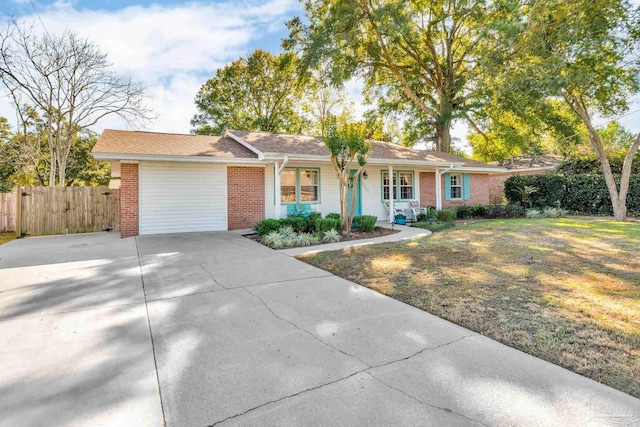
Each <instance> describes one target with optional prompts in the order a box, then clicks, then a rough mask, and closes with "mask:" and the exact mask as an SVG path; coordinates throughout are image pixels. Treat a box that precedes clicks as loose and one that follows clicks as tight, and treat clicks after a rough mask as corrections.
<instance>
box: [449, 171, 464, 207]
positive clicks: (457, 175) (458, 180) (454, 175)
mask: <svg viewBox="0 0 640 427" xmlns="http://www.w3.org/2000/svg"><path fill="white" fill-rule="evenodd" d="M454 179H455V180H456V184H455V185H454V184H453V181H454ZM454 188H459V189H460V197H454V196H453V189H454ZM449 189H450V192H451V200H462V199H464V177H463V176H462V174H461V173H452V174H450V175H449Z"/></svg>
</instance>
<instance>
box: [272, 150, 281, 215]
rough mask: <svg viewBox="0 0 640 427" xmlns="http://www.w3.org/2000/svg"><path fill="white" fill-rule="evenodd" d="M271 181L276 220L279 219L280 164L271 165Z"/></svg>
mask: <svg viewBox="0 0 640 427" xmlns="http://www.w3.org/2000/svg"><path fill="white" fill-rule="evenodd" d="M273 179H274V182H275V185H274V186H273V187H274V190H273V191H275V192H276V193H275V194H274V197H275V200H276V212H275V218H276V219H280V208H281V206H282V205H281V200H280V193H281V191H280V164H279V163H278V162H275V163H274V164H273Z"/></svg>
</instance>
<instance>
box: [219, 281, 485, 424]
mask: <svg viewBox="0 0 640 427" xmlns="http://www.w3.org/2000/svg"><path fill="white" fill-rule="evenodd" d="M238 289H244V290H245V291H247V293H249V294H250V295H251V296H252V297H254V298H256V299H257V300H258V301H260V302H261V303H262V305H264V307H265V308H266V309H267V310H268V311H269V312H270V313H271V314H272V315H273V316H274V317H275V318H276V319H278V320H280V321H283V322H286V323H288V324H290V325H291V326H293V327H294V328H296V329H298V330H300V331H301V332H304V333H306V334H308V335H309V336H311V337H312V338H313V339H315V340H316V341H318V342H320V343H321V344H323V345H326V346H327V347H330V348H331V349H333V350H335V351H337V352H339V353H341V354H344V355H345V356H349V357H353V358H355V359H358V360H359V361H360V362H361V363H362V364H364V365H365V366H366V368H364V369H360V370H358V371H356V372H353V373H352V374H349V375H347V376H345V377H342V378H338V379H336V380H333V381H329V382H327V383H324V384H320V385H318V386H315V387H311V388H308V389H305V390H302V391H299V392H297V393H294V394H290V395H287V396H283V397H281V398H279V399H275V400H271V401H268V402H265V403H261V404H260V405H257V406H254V407H253V408H249V409H247V410H246V411H244V412H241V413H239V414H236V415H231V416H229V417H227V418H225V419H223V420H220V421H216V422H215V423H213V424H210V425H209V426H208V427H214V426H217V425H219V424H221V423H224V422H226V421H228V420H231V419H234V418H238V417H242V416H244V415H246V414H248V413H250V412H252V411H255V410H257V409H259V408H262V407H264V406H266V405H270V404H272V403H278V402H281V401H283V400H286V399H289V398H293V397H296V396H300V395H302V394H304V393H307V392H310V391H314V390H319V389H321V388H323V387H326V386H329V385H332V384H336V383H338V382H340V381H343V380H347V379H349V378H351V377H353V376H355V375H358V374H360V373H363V372H365V373H367V374H369V375H370V376H371V377H372V378H373V379H374V380H376V381H378V382H380V383H381V384H383V385H385V386H387V387H388V388H390V389H393V390H396V391H398V392H400V393H402V394H404V395H405V396H407V397H409V398H411V399H413V400H415V401H416V402H418V403H420V404H422V405H425V406H429V407H432V408H436V409H440V410H443V411H447V408H441V407H439V406H435V405H431V404H429V403H425V402H422V401H421V400H420V399H418V398H416V397H415V396H411V395H409V394H407V393H405V392H404V391H402V390H400V389H396V388H395V387H392V386H390V385H388V384H386V383H385V382H383V381H381V380H380V379H378V378H377V377H375V376H374V375H373V374H372V373H370V372H369V371H370V370H372V369H376V368H380V367H383V366H387V365H390V364H392V363H397V362H402V361H405V360H408V359H411V358H412V357H415V356H417V355H419V354H421V353H423V352H425V351H428V350H437V349H439V348H442V347H446V346H449V345H451V344H455V343H457V342H459V341H462V340H463V339H465V338H469V337H472V336H474V335H475V334H472V335H465V336H463V337H460V338H458V339H455V340H453V341H449V342H446V343H443V344H440V345H437V346H435V347H425V348H423V349H422V350H420V351H417V352H415V353H413V354H411V355H409V356H407V357H403V358H400V359H397V360H392V361H390V362H385V363H381V364H379V365H374V366H371V365H369V364H368V363H366V362H364V361H363V360H362V359H360V358H359V357H358V356H355V355H352V354H349V353H347V352H345V351H343V350H340V349H339V348H336V347H334V346H333V345H331V344H328V343H326V342H324V341H323V340H321V339H320V338H318V337H317V336H315V335H314V334H312V333H311V332H309V331H307V330H306V329H304V328H301V327H300V326H298V325H296V324H295V323H293V322H292V321H290V320H288V319H285V318H282V317H280V316H278V315H277V314H276V313H275V312H274V311H273V310H272V309H271V308H270V307H269V306H268V305H267V303H266V302H265V301H264V300H263V299H262V298H260V297H259V296H258V295H256V294H254V293H252V292H251V291H250V290H249V289H247V288H246V287H241V288H238ZM449 411H451V412H452V413H454V414H455V415H458V416H460V417H463V418H465V419H468V420H470V421H473V422H477V423H479V424H482V425H486V424H484V423H482V422H481V421H478V420H474V419H473V418H469V417H467V416H465V415H463V414H459V413H457V412H454V411H452V410H450V409H449Z"/></svg>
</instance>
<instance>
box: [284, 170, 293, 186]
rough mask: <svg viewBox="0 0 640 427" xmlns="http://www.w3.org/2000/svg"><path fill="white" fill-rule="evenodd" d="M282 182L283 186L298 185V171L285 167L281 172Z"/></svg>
mask: <svg viewBox="0 0 640 427" xmlns="http://www.w3.org/2000/svg"><path fill="white" fill-rule="evenodd" d="M280 184H281V185H282V186H285V185H286V186H289V185H293V186H294V187H295V185H296V171H295V170H292V169H285V170H283V171H282V173H281V174H280Z"/></svg>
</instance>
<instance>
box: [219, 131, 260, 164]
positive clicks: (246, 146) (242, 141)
mask: <svg viewBox="0 0 640 427" xmlns="http://www.w3.org/2000/svg"><path fill="white" fill-rule="evenodd" d="M225 136H228V137H230V138H231V139H233V140H234V141H236V142H237V143H238V144H240V145H242V146H244V147H245V148H246V149H248V150H251V151H253V152H254V153H256V154H257V155H258V160H264V153H263V152H262V151H260V150H258V149H257V148H256V147H254V146H253V145H251V144H249V143H248V142H246V141H245V140H243V139H242V138H240V137H239V136H237V135H234V134H233V133H231V132H229V131H228V130H225V131H224V133H223V134H222V137H223V138H224V137H225Z"/></svg>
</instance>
